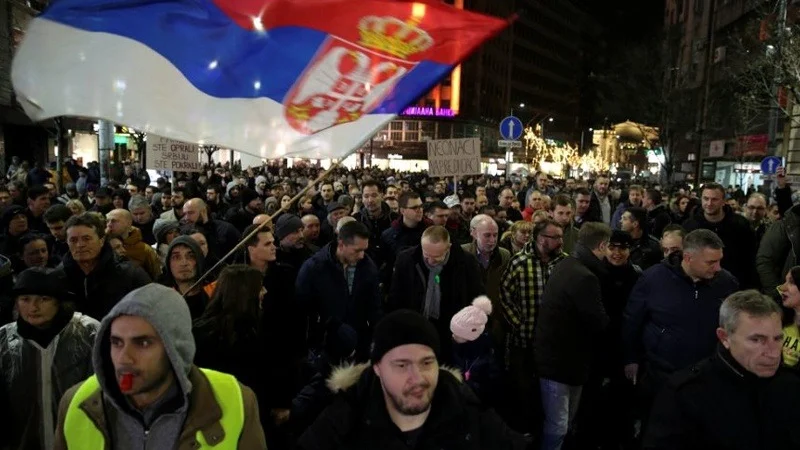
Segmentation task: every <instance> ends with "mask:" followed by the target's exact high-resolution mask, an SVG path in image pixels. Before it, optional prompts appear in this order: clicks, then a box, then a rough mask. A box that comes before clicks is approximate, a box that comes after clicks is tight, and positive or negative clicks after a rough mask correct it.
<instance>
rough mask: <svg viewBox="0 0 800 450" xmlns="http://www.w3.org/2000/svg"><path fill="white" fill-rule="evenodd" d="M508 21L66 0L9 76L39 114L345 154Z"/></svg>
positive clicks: (333, 9) (402, 12)
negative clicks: (78, 117)
mask: <svg viewBox="0 0 800 450" xmlns="http://www.w3.org/2000/svg"><path fill="white" fill-rule="evenodd" d="M507 24H508V22H507V21H506V20H503V19H498V18H493V17H488V16H484V15H480V14H476V13H472V12H468V11H463V10H459V9H455V8H453V7H451V6H448V5H445V4H444V3H442V2H439V1H434V0H425V1H417V2H409V1H403V0H57V1H55V2H53V3H52V5H51V6H50V7H49V8H48V9H47V10H46V11H45V12H44V13H43V14H42V15H41V16H39V17H38V18H36V19H34V20H33V21H32V22H31V24H30V26H29V27H28V29H27V31H26V34H25V38H24V40H23V42H22V45H21V46H20V48H19V49H18V51H17V54H16V56H15V58H14V63H13V67H12V80H13V83H14V89H15V91H16V93H17V98H18V100H19V101H20V103H21V104H22V105H23V108H24V109H25V111H26V113H27V114H28V115H29V116H30V117H31V118H32V119H34V120H42V119H46V118H50V117H56V116H64V115H66V116H83V117H93V118H101V119H107V120H111V121H113V122H116V123H119V124H123V125H127V126H129V127H132V128H136V129H140V130H143V131H146V132H152V133H155V134H158V135H162V136H166V137H170V138H173V139H179V140H183V141H188V142H199V143H205V144H216V145H220V146H225V147H230V148H232V149H236V150H239V151H242V152H244V153H248V154H252V155H255V156H260V157H264V158H273V157H281V156H305V157H312V158H340V157H342V156H345V155H346V154H347V153H348V152H350V151H352V150H354V149H355V147H356V146H358V145H359V144H360V143H361V142H363V141H364V140H365V139H368V138H369V136H371V135H372V134H374V133H375V132H376V131H377V130H378V129H380V127H381V126H383V125H384V124H385V123H386V122H387V121H388V120H391V118H392V117H394V116H395V115H397V114H398V113H399V112H401V111H402V110H403V109H404V108H405V107H406V106H408V105H409V104H410V103H412V102H414V101H415V100H417V99H418V98H419V97H421V96H422V95H424V94H425V93H426V92H427V91H428V90H429V89H430V88H432V87H433V86H434V85H435V84H436V83H437V82H439V81H440V80H441V79H442V78H444V77H445V76H446V75H447V74H448V73H449V72H450V71H451V70H452V69H453V68H454V67H455V65H457V64H458V63H459V62H461V61H462V60H464V59H465V58H466V57H467V56H469V55H470V53H472V52H473V51H474V50H475V49H476V48H477V47H478V46H479V45H480V44H481V43H483V42H484V41H486V40H487V39H489V38H491V37H492V36H494V35H496V34H497V33H499V32H500V31H502V30H503V29H504V28H505V26H506V25H507Z"/></svg>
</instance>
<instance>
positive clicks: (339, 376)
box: [325, 361, 464, 394]
mask: <svg viewBox="0 0 800 450" xmlns="http://www.w3.org/2000/svg"><path fill="white" fill-rule="evenodd" d="M370 367H372V363H371V362H369V361H368V362H365V363H362V364H345V365H343V366H339V367H336V368H334V369H333V371H331V375H330V377H328V380H327V381H326V383H325V384H326V385H327V386H328V389H330V390H331V392H333V393H334V394H337V393H340V392H345V391H347V390H348V389H350V388H351V387H353V386H355V385H356V384H357V383H358V380H359V379H361V376H362V375H363V374H364V371H366V370H368V369H369V368H370ZM443 371H444V372H447V373H449V374H450V375H452V376H453V377H454V378H455V379H456V381H458V383H459V384H460V383H463V382H464V377H463V376H462V375H461V371H459V370H458V369H456V368H453V367H448V366H440V367H439V373H440V374H441V372H443Z"/></svg>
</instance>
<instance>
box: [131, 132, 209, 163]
mask: <svg viewBox="0 0 800 450" xmlns="http://www.w3.org/2000/svg"><path fill="white" fill-rule="evenodd" d="M199 151H200V146H198V145H197V144H190V143H188V142H181V141H176V140H174V139H169V138H165V137H161V136H156V135H155V134H150V133H147V167H145V168H146V169H154V170H172V171H177V172H202V171H203V164H202V163H200V161H199V157H198V152H199Z"/></svg>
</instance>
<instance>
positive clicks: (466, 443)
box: [298, 309, 530, 450]
mask: <svg viewBox="0 0 800 450" xmlns="http://www.w3.org/2000/svg"><path fill="white" fill-rule="evenodd" d="M440 348H441V343H440V341H439V333H438V332H437V331H436V329H435V328H434V327H433V325H432V324H431V323H430V322H429V321H428V320H427V319H426V318H425V317H423V316H422V315H421V314H419V313H417V312H414V311H411V310H407V309H401V310H397V311H395V312H393V313H391V314H388V315H386V316H385V317H384V318H383V319H382V320H381V321H380V322H378V324H377V325H376V327H375V331H374V334H373V341H372V348H371V357H372V362H368V363H365V364H360V365H357V366H345V367H342V368H338V369H336V370H334V371H333V373H332V375H331V377H330V378H329V380H328V386H329V387H330V388H331V390H332V391H333V393H334V394H335V395H336V398H335V400H334V402H333V404H332V405H331V406H329V407H328V408H327V409H326V410H325V411H324V412H323V413H322V414H321V415H320V417H319V418H318V419H317V420H316V422H314V424H313V425H312V426H311V427H310V428H309V429H308V430H307V431H306V433H305V434H303V436H301V437H300V440H299V442H298V448H300V449H303V450H323V449H339V448H382V449H394V448H448V449H475V450H478V449H487V448H491V449H499V450H500V449H509V450H511V449H525V448H528V447H529V445H530V443H529V442H528V441H527V440H526V438H525V437H523V436H522V435H519V434H517V433H516V432H514V431H512V430H511V429H509V428H508V427H507V426H506V425H505V424H504V423H503V421H502V420H501V419H500V417H499V416H498V415H497V414H496V413H495V412H494V411H492V410H491V409H487V408H485V407H483V406H482V405H481V404H480V401H479V400H478V398H477V397H476V396H475V394H474V393H473V392H472V391H471V390H470V389H469V387H467V385H466V384H464V382H463V378H462V376H461V374H460V373H458V372H457V371H451V370H450V369H446V368H441V367H440V366H439V359H440V356H441V355H440V353H441V350H440Z"/></svg>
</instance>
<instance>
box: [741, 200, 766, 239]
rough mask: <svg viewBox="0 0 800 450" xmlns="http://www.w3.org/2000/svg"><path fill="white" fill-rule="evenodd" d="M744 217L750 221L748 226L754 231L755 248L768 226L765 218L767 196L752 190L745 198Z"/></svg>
mask: <svg viewBox="0 0 800 450" xmlns="http://www.w3.org/2000/svg"><path fill="white" fill-rule="evenodd" d="M744 216H745V218H747V221H748V222H750V227H752V228H753V232H755V233H756V248H758V245H759V244H760V243H761V238H762V237H764V233H766V232H767V228H768V227H769V226H770V223H771V222H770V221H769V219H767V198H766V197H764V194H760V193H758V192H754V193H752V194H750V197H749V198H748V199H747V206H745V213H744Z"/></svg>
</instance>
